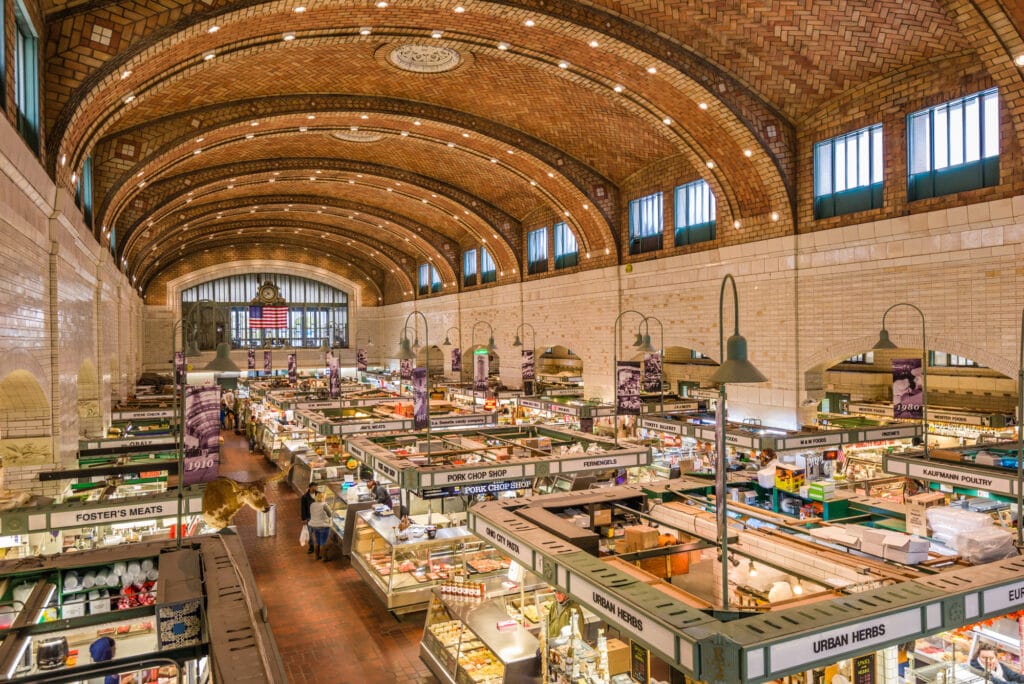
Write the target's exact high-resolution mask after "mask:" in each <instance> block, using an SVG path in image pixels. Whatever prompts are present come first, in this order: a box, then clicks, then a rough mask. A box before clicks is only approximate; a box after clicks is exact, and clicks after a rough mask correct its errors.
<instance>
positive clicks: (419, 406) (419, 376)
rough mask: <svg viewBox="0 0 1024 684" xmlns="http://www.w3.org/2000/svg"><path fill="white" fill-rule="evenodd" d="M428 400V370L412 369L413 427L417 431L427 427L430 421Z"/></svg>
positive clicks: (421, 368)
mask: <svg viewBox="0 0 1024 684" xmlns="http://www.w3.org/2000/svg"><path fill="white" fill-rule="evenodd" d="M428 409H429V403H428V400H427V369H426V368H423V367H419V368H413V369H412V416H413V418H412V426H413V428H414V429H416V430H422V429H423V428H425V427H427V424H428V423H429V422H430V420H429V410H428Z"/></svg>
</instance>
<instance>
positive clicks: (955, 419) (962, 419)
mask: <svg viewBox="0 0 1024 684" xmlns="http://www.w3.org/2000/svg"><path fill="white" fill-rule="evenodd" d="M928 417H929V419H931V420H941V421H942V422H944V423H956V424H958V425H982V419H981V416H976V415H971V414H964V413H947V412H945V411H932V412H931V413H929V414H928Z"/></svg>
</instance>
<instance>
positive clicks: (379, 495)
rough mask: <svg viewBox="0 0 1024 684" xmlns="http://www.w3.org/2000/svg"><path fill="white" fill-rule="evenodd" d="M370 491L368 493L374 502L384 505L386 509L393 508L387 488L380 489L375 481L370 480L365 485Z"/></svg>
mask: <svg viewBox="0 0 1024 684" xmlns="http://www.w3.org/2000/svg"><path fill="white" fill-rule="evenodd" d="M366 486H367V487H368V488H369V489H370V493H371V494H373V498H374V500H375V501H376V502H377V503H379V504H384V505H385V506H387V507H388V508H393V507H394V505H395V504H394V502H392V501H391V494H390V492H388V488H387V487H381V486H380V483H379V482H377V481H376V480H370V481H369V483H367V485H366Z"/></svg>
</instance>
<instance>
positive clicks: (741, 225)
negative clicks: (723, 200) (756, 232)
mask: <svg viewBox="0 0 1024 684" xmlns="http://www.w3.org/2000/svg"><path fill="white" fill-rule="evenodd" d="M732 227H733V228H735V229H736V230H739V229H740V228H742V227H743V224H742V223H740V220H739V219H736V220H735V221H733V222H732Z"/></svg>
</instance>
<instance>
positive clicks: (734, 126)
mask: <svg viewBox="0 0 1024 684" xmlns="http://www.w3.org/2000/svg"><path fill="white" fill-rule="evenodd" d="M219 20H224V21H226V19H225V18H224V17H222V18H221V19H219ZM235 28H236V32H238V31H240V30H241V29H240V28H238V27H235ZM554 28H557V27H554ZM566 28H568V27H566ZM227 30H228V29H222V31H221V32H220V33H218V35H221V34H223V35H225V36H227V35H228V34H226V33H223V32H224V31H227ZM558 38H559V36H557V35H555V36H551V35H549V36H548V42H549V43H550V42H552V39H558ZM561 38H562V40H564V36H562V37H561ZM178 47H179V48H180V49H182V50H183V51H185V52H186V53H188V46H186V45H179V46H178ZM634 51H635V50H634ZM528 52H529V50H527V49H525V48H524V49H523V50H522V52H521V54H519V53H517V54H516V55H512V56H510V58H509V59H510V60H514V59H519V60H522V59H526V57H525V55H526V54H527V53H528ZM195 54H201V53H199V52H196V53H195ZM610 54H611V53H602V54H600V55H598V54H595V55H594V56H593V57H590V58H589V59H590V60H591V61H592V62H593V65H592V68H591V69H590V70H589V71H592V72H595V73H598V72H599V71H600V69H602V68H607V67H604V66H603V65H605V64H606V63H607V62H608V61H609V59H608V57H609V55H610ZM669 54H671V53H669ZM636 59H637V60H639V61H645V62H649V61H650V59H651V58H650V57H649V56H648V57H645V56H643V55H637V56H636ZM213 61H216V60H213ZM554 61H555V60H554V59H553V58H548V59H547V60H546V64H545V69H546V70H554V71H557V70H558V67H557V66H556V65H555V64H554ZM631 71H632V72H635V76H633V78H636V79H644V81H643V82H641V81H639V80H638V81H637V85H636V87H635V88H633V87H629V88H628V93H630V94H634V95H633V96H634V97H636V98H639V97H640V96H639V95H635V94H636V93H640V92H644V91H646V90H647V87H648V86H651V88H650V92H651V93H655V94H658V96H659V97H661V98H662V99H663V100H664V101H665V104H664V105H663V106H661V107H659V109H667V108H670V107H674V106H675V105H674V104H673V103H676V102H679V101H681V98H680V97H679V95H680V93H679V91H678V88H672V87H671V86H670V85H669V84H665V83H660V84H659V83H652V82H651V81H650V75H648V74H646V73H645V71H644V69H643V68H641V66H640V65H639V64H637V63H631ZM112 75H113V74H112ZM616 76H617V75H616ZM562 77H563V78H564V79H565V80H572V81H575V82H580V83H583V82H585V81H587V78H585V77H584V76H582V75H581V74H578V73H575V72H569V71H566V72H565V73H563V74H562ZM674 77H675V78H677V79H684V80H685V79H687V78H688V77H687V76H686V75H684V74H674ZM130 78H134V76H132V77H130ZM661 78H662V77H660V76H659V79H661ZM618 80H619V79H618V78H615V79H613V78H607V79H606V82H604V83H602V84H593V87H598V85H600V87H601V88H603V89H604V90H605V91H606V92H605V93H604V94H605V97H613V96H612V95H611V93H612V92H613V91H612V89H611V86H612V84H614V83H616V82H617V81H618ZM115 85H116V84H115ZM691 85H693V87H695V88H698V89H699V93H695V95H698V96H699V97H700V99H702V100H707V101H710V102H713V103H714V102H718V100H717V99H715V98H714V97H713V96H712V95H710V94H709V91H707V90H706V89H705V88H704V87H703V86H701V85H699V84H697V85H694V84H692V83H691ZM655 86H657V87H655ZM125 87H127V86H126V85H121V86H120V89H124V88H125ZM682 99H688V98H682ZM110 104H111V105H112V106H113V107H114V109H118V108H119V107H120V102H119V101H116V100H115V101H112V102H110ZM112 111H113V110H112ZM122 114H123V112H117V113H116V114H115V116H117V117H120V116H121V115H122ZM659 115H660V114H659ZM657 116H658V115H656V114H654V112H650V113H648V116H647V118H648V119H650V121H648V124H649V125H654V124H655V123H657V124H659V125H660V121H659V120H658V119H657ZM723 116H724V117H726V118H728V119H730V120H731V121H732V123H731V124H730V126H731V128H729V129H727V130H725V131H723V129H722V126H720V125H718V124H716V123H714V119H715V118H716V117H717V118H721V117H723ZM540 118H545V117H540ZM677 118H678V117H677ZM685 118H686V119H687V122H686V126H687V129H688V130H690V129H693V130H696V129H698V128H699V127H700V126H701V125H703V124H707V125H708V128H709V131H710V132H711V134H710V135H705V136H704V140H705V143H704V144H705V145H721V144H723V141H725V142H728V143H732V142H733V139H734V137H735V136H736V135H741V136H742V134H743V132H744V131H747V134H746V135H745V136H743V137H746V138H748V139H749V141H750V142H751V143H756V139H755V137H754V136H753V134H750V132H749V131H748V129H747V127H746V126H744V125H743V124H742V123H737V122H736V121H735V119H734V117H732V115H731V114H730V113H729V112H728V110H727V109H725V108H722V107H717V106H716V107H711V108H709V110H708V111H706V112H697V111H696V110H695V114H694V116H692V117H689V116H687V117H685ZM574 123H575V124H576V125H582V124H581V122H580V121H575V122H574ZM772 129H773V130H774V131H775V134H776V135H781V133H782V132H783V131H782V129H781V124H780V126H772ZM606 142H607V141H604V140H597V141H596V142H595V144H598V145H601V144H602V143H606ZM730 146H731V147H735V145H730ZM605 147H607V145H605ZM735 151H738V149H737V150H735ZM718 156H719V157H720V158H721V161H720V164H723V165H725V164H727V163H730V161H729V160H730V159H731V158H732V157H737V159H738V158H739V156H738V155H732V154H725V153H723V154H721V155H718ZM727 157H728V158H727ZM741 163H743V162H741ZM735 177H736V179H737V180H736V181H734V182H736V183H739V182H742V181H743V179H744V178H745V179H747V181H748V182H754V183H755V185H757V186H760V185H761V183H760V181H759V180H758V179H759V178H760V175H759V174H757V173H751V169H747V174H746V176H743V175H741V174H735ZM747 195H749V197H761V196H762V195H763V192H750V193H747Z"/></svg>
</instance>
